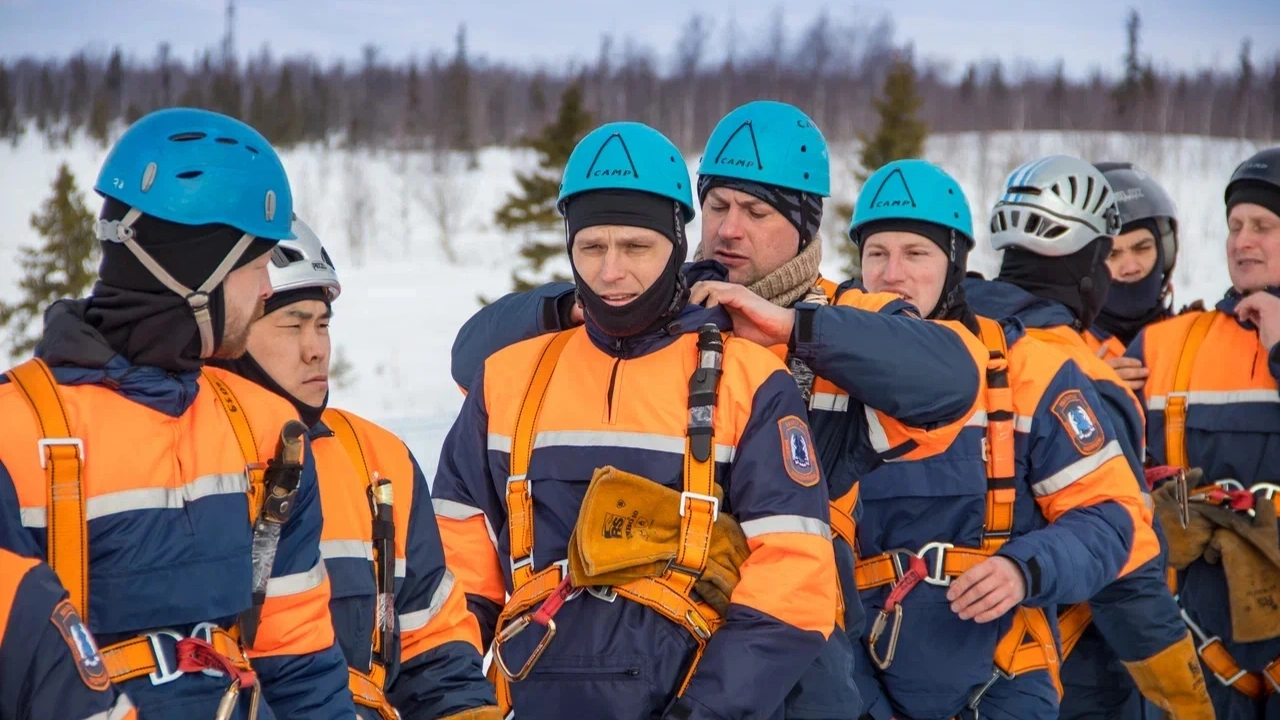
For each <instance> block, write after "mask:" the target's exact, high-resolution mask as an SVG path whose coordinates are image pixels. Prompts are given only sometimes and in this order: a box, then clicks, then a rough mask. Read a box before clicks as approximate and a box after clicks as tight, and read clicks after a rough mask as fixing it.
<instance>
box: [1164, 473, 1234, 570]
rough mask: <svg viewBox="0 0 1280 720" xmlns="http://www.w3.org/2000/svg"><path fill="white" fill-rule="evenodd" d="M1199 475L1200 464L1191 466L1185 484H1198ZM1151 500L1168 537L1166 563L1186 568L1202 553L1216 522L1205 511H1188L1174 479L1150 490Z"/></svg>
mask: <svg viewBox="0 0 1280 720" xmlns="http://www.w3.org/2000/svg"><path fill="white" fill-rule="evenodd" d="M1202 477H1203V473H1202V472H1201V471H1200V468H1191V470H1189V471H1187V480H1186V484H1187V486H1191V487H1194V486H1196V485H1198V484H1199V483H1200V479H1201V478H1202ZM1151 500H1152V502H1153V503H1154V504H1155V511H1156V515H1158V516H1159V517H1160V524H1161V525H1163V526H1164V532H1165V536H1166V538H1167V539H1168V541H1169V565H1171V566H1173V567H1174V568H1175V569H1177V570H1186V569H1187V566H1188V565H1190V564H1191V563H1193V562H1195V561H1196V560H1199V559H1200V557H1201V556H1203V555H1204V551H1205V548H1207V547H1208V546H1209V541H1210V540H1211V539H1212V538H1213V530H1214V528H1215V527H1217V526H1216V525H1215V524H1214V522H1213V521H1212V520H1211V519H1210V518H1209V517H1208V516H1207V515H1205V514H1204V513H1202V512H1194V513H1193V512H1189V507H1188V505H1187V503H1186V499H1185V497H1183V496H1181V493H1180V490H1179V486H1178V483H1177V482H1167V483H1165V484H1163V485H1161V486H1160V487H1158V488H1156V489H1155V491H1153V492H1152V493H1151ZM1197 508H1198V509H1200V510H1204V509H1210V507H1209V506H1197ZM1212 509H1213V510H1216V509H1217V508H1212ZM1227 512H1230V511H1227Z"/></svg>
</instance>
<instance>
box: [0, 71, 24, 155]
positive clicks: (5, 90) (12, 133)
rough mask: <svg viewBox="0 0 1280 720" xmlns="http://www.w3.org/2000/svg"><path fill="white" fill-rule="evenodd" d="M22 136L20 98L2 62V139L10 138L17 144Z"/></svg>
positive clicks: (0, 84) (0, 72)
mask: <svg viewBox="0 0 1280 720" xmlns="http://www.w3.org/2000/svg"><path fill="white" fill-rule="evenodd" d="M20 137H22V123H20V122H19V121H18V98H17V93H16V92H14V88H13V85H12V83H10V81H9V71H8V70H7V69H5V66H4V63H0V140H10V141H11V142H12V143H13V144H14V145H15V146H16V145H17V144H18V138H20Z"/></svg>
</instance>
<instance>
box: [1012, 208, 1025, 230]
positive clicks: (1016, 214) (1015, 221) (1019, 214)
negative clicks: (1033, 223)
mask: <svg viewBox="0 0 1280 720" xmlns="http://www.w3.org/2000/svg"><path fill="white" fill-rule="evenodd" d="M1011 215H1012V216H1013V217H1012V218H1010V220H1009V222H1010V223H1011V224H1012V225H1013V226H1014V227H1015V228H1016V227H1018V220H1019V219H1020V218H1021V217H1022V212H1021V211H1019V210H1014V211H1013V212H1012V213H1011Z"/></svg>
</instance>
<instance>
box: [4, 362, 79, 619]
mask: <svg viewBox="0 0 1280 720" xmlns="http://www.w3.org/2000/svg"><path fill="white" fill-rule="evenodd" d="M7 374H8V376H9V380H10V381H11V382H13V384H14V385H15V386H16V387H17V388H18V389H19V390H20V391H21V392H22V396H23V397H24V398H26V400H27V405H28V406H30V408H31V411H32V412H33V413H35V416H36V423H37V424H38V426H39V427H38V430H39V436H40V439H38V440H37V441H36V449H37V450H38V451H39V453H40V467H41V468H43V469H44V472H45V484H46V493H47V495H46V498H47V499H46V507H48V517H47V518H46V528H47V536H46V537H47V545H48V551H47V552H46V553H45V555H46V557H47V559H48V563H49V565H50V566H51V567H52V568H53V570H54V572H56V573H57V575H58V579H59V580H61V581H62V584H63V586H64V587H66V589H67V593H68V594H69V595H70V600H71V604H72V606H73V607H75V609H76V612H77V613H79V614H80V617H83V618H87V617H89V611H88V610H89V608H88V605H89V532H88V528H87V525H88V517H87V516H86V515H85V490H84V483H83V477H82V472H81V471H82V470H83V463H84V443H83V441H81V440H80V438H76V437H72V436H71V426H70V422H69V420H68V419H67V411H66V408H64V407H63V406H62V398H61V397H60V396H59V395H58V383H57V381H56V380H54V378H53V373H52V372H51V371H50V370H49V366H48V365H45V364H44V361H42V360H40V359H38V358H32V359H31V360H28V361H27V362H24V363H22V364H21V365H19V366H17V367H15V368H13V369H12V370H10V371H9V372H8V373H7Z"/></svg>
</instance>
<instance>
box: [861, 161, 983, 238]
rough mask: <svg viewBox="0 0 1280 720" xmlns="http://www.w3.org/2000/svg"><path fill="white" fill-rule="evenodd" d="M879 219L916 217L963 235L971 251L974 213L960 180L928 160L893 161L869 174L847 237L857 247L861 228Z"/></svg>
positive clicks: (917, 219)
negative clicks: (971, 210)
mask: <svg viewBox="0 0 1280 720" xmlns="http://www.w3.org/2000/svg"><path fill="white" fill-rule="evenodd" d="M880 220H915V221H918V222H927V223H932V224H934V225H941V226H942V227H944V228H947V229H949V230H953V231H955V232H957V233H959V234H960V235H962V236H964V239H965V242H966V244H967V245H968V249H969V250H971V251H972V250H973V247H974V244H975V243H974V240H973V215H972V214H971V213H970V212H969V201H968V200H967V199H965V196H964V190H961V189H960V183H958V182H956V180H955V178H953V177H951V176H950V175H948V174H947V173H946V171H944V170H943V169H942V168H940V167H938V166H937V165H934V164H933V163H931V162H928V161H927V160H895V161H893V162H891V163H889V164H887V165H885V166H884V167H881V168H880V169H879V170H877V171H875V172H874V173H872V175H871V177H869V178H867V182H866V183H864V184H863V186H862V191H861V192H860V193H858V201H857V203H856V204H855V205H854V209H853V220H852V222H850V223H849V238H850V239H852V240H853V242H854V243H855V244H857V245H858V246H859V247H861V246H862V241H863V239H864V238H862V237H860V229H861V228H862V227H863V226H865V225H867V224H868V223H873V222H877V221H880Z"/></svg>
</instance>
